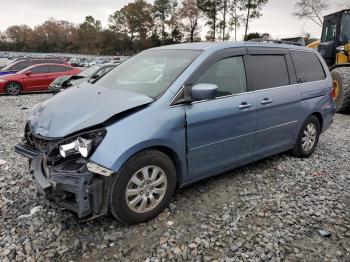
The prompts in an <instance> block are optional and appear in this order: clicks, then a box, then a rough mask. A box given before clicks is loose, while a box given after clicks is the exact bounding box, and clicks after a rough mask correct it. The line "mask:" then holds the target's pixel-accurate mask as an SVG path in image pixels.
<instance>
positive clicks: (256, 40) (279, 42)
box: [248, 38, 302, 46]
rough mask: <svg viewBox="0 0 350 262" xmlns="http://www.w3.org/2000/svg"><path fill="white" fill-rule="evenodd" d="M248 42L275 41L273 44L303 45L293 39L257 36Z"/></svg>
mask: <svg viewBox="0 0 350 262" xmlns="http://www.w3.org/2000/svg"><path fill="white" fill-rule="evenodd" d="M248 42H256V43H267V44H268V43H273V44H281V45H282V44H285V45H297V46H302V44H300V43H297V42H291V41H284V40H275V39H266V38H255V39H251V40H248Z"/></svg>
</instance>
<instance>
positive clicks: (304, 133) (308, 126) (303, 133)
mask: <svg viewBox="0 0 350 262" xmlns="http://www.w3.org/2000/svg"><path fill="white" fill-rule="evenodd" d="M320 134H321V125H320V121H319V120H318V118H317V117H316V116H314V115H312V116H309V117H308V118H307V119H306V120H305V122H304V124H303V126H302V127H301V129H300V132H299V135H298V139H297V142H296V144H295V146H294V148H293V150H292V154H293V155H294V156H295V157H298V158H308V157H310V156H311V155H312V154H313V153H314V152H315V149H316V147H317V144H318V141H319V138H320Z"/></svg>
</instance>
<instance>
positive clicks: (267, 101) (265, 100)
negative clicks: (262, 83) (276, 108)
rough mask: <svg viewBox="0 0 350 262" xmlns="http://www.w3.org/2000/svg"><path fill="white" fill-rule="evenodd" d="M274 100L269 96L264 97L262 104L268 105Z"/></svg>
mask: <svg viewBox="0 0 350 262" xmlns="http://www.w3.org/2000/svg"><path fill="white" fill-rule="evenodd" d="M272 102H273V100H271V99H269V98H264V100H263V101H261V104H262V105H268V104H271V103H272Z"/></svg>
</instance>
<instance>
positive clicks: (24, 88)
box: [0, 64, 81, 95]
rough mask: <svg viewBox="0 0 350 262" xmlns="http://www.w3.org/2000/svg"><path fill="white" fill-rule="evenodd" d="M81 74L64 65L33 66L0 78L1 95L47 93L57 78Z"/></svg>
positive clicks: (78, 70)
mask: <svg viewBox="0 0 350 262" xmlns="http://www.w3.org/2000/svg"><path fill="white" fill-rule="evenodd" d="M80 72H81V70H80V69H78V68H74V67H71V66H67V65H62V64H39V65H33V66H31V67H28V68H26V69H24V70H22V71H19V72H18V73H16V74H14V75H6V76H2V77H0V94H3V93H5V94H8V95H18V94H20V93H22V92H23V93H26V92H36V91H45V90H48V87H49V85H50V84H51V82H52V81H53V80H55V79H56V78H57V77H60V76H63V75H76V74H79V73H80Z"/></svg>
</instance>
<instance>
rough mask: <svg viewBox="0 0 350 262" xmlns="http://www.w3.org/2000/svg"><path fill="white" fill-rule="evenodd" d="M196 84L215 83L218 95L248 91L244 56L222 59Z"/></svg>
mask: <svg viewBox="0 0 350 262" xmlns="http://www.w3.org/2000/svg"><path fill="white" fill-rule="evenodd" d="M194 84H215V85H217V86H218V95H217V96H218V97H220V96H227V95H234V94H239V93H243V92H246V91H247V81H246V75H245V69H244V63H243V58H242V57H230V58H225V59H223V60H220V61H218V62H216V63H215V64H213V65H212V66H211V67H209V68H208V69H207V70H206V71H205V72H204V74H203V75H202V76H200V77H199V79H198V80H197V81H196V82H195V83H194Z"/></svg>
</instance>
